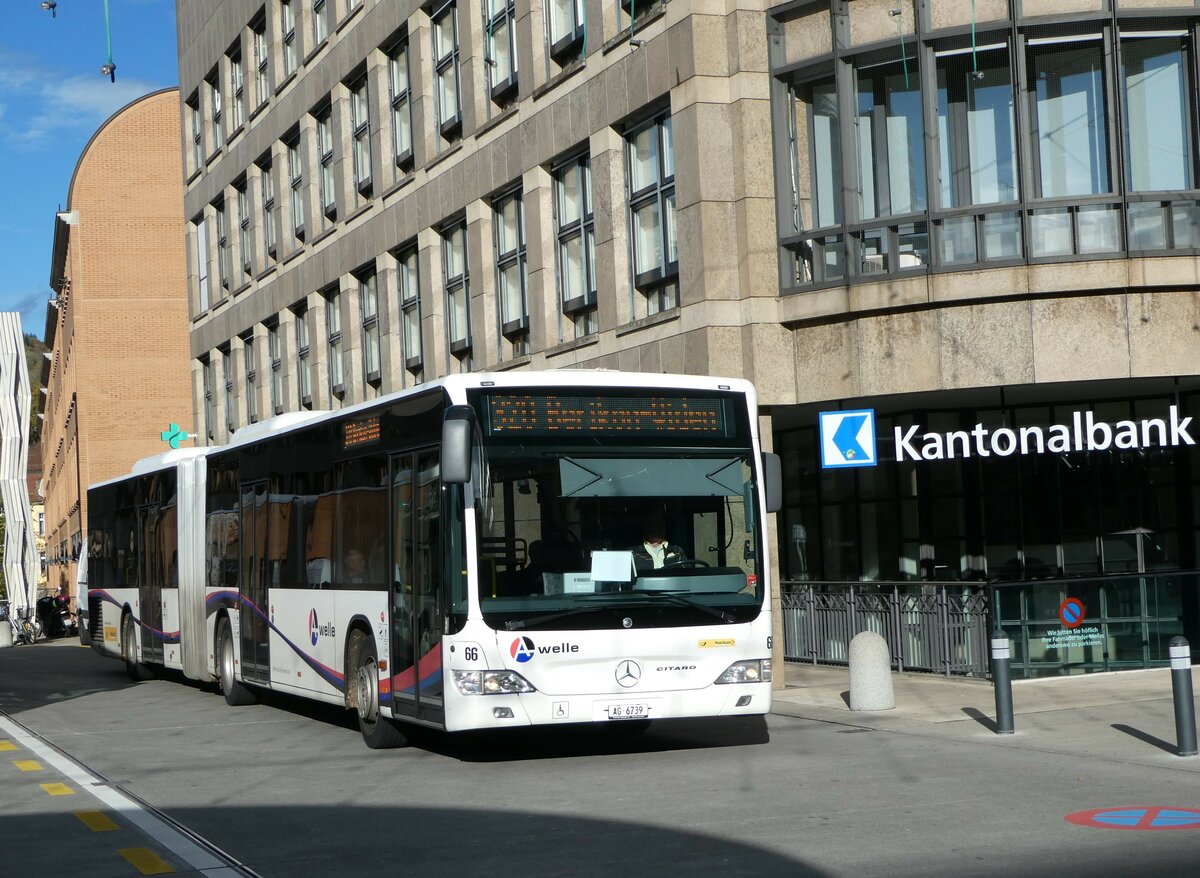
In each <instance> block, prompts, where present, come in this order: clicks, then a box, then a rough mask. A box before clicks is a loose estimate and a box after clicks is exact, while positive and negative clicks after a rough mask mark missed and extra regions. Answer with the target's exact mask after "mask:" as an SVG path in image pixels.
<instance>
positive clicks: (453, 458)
mask: <svg viewBox="0 0 1200 878" xmlns="http://www.w3.org/2000/svg"><path fill="white" fill-rule="evenodd" d="M474 434H475V411H474V409H472V408H471V407H470V406H469V405H452V406H450V408H448V409H446V416H445V418H444V419H443V420H442V481H443V482H444V483H446V484H451V485H465V484H467V483H468V482H470V481H471V458H472V456H473V451H472V447H471V440H472V438H473V437H474Z"/></svg>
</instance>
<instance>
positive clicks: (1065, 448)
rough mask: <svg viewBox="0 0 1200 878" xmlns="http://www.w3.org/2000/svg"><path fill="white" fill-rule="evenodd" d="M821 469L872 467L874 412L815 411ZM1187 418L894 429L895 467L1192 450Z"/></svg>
mask: <svg viewBox="0 0 1200 878" xmlns="http://www.w3.org/2000/svg"><path fill="white" fill-rule="evenodd" d="M819 418H820V427H821V466H822V467H825V468H826V469H836V468H839V467H856V466H875V465H876V464H877V463H878V457H877V455H876V447H875V411H874V410H873V409H858V410H856V411H841V412H821V413H820V415H819ZM1191 429H1193V428H1192V419H1191V417H1186V418H1180V417H1179V408H1178V407H1177V406H1171V408H1170V410H1169V412H1168V416H1167V418H1166V419H1163V418H1143V419H1142V420H1140V421H1117V422H1115V423H1108V422H1106V421H1097V420H1096V419H1095V416H1094V415H1093V414H1092V412H1073V413H1072V415H1071V419H1070V422H1069V423H1063V424H1051V425H1049V426H1046V427H996V428H991V427H985V426H984V425H983V424H976V425H975V426H974V427H973V428H972V429H970V430H950V431H947V432H945V433H930V432H923V430H922V427H921V426H920V425H919V424H914V425H913V426H910V427H895V428H894V431H895V432H894V437H893V438H894V440H895V443H894V444H895V449H896V462H897V463H903V462H904V461H907V460H914V461H917V460H919V461H933V460H963V459H966V458H970V457H1011V456H1013V455H1029V454H1066V453H1069V452H1089V451H1108V450H1109V449H1117V450H1127V449H1136V448H1179V447H1181V446H1188V445H1191V446H1194V445H1195V444H1196V440H1195V439H1194V438H1193V437H1192V434H1191V432H1190V430H1191Z"/></svg>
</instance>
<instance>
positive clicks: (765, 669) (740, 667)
mask: <svg viewBox="0 0 1200 878" xmlns="http://www.w3.org/2000/svg"><path fill="white" fill-rule="evenodd" d="M717 682H718V683H770V682H771V660H770V659H746V660H745V661H740V662H734V663H733V664H732V665H730V666H729V667H728V668H726V669H725V673H723V674H722V675H721V676H719V677H717Z"/></svg>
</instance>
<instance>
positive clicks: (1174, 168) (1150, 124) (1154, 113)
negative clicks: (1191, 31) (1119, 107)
mask: <svg viewBox="0 0 1200 878" xmlns="http://www.w3.org/2000/svg"><path fill="white" fill-rule="evenodd" d="M1190 44H1191V38H1190V37H1189V36H1188V35H1187V33H1186V32H1184V31H1179V32H1178V33H1171V34H1166V35H1164V34H1162V33H1159V32H1152V33H1137V32H1124V33H1122V34H1121V68H1122V70H1121V77H1122V86H1123V88H1122V93H1121V96H1122V99H1123V102H1124V109H1125V168H1126V182H1127V185H1128V186H1129V188H1130V190H1132V191H1134V192H1170V191H1175V190H1179V189H1191V188H1192V186H1193V183H1192V180H1193V175H1192V168H1193V158H1192V146H1191V137H1190V136H1189V132H1190V131H1191V127H1192V120H1191V117H1190V116H1191V114H1190V112H1189V110H1188V95H1189V94H1191V93H1192V86H1191V83H1190V79H1191V76H1190V75H1189V72H1188V71H1189V70H1190V64H1191V60H1190V55H1191V50H1190Z"/></svg>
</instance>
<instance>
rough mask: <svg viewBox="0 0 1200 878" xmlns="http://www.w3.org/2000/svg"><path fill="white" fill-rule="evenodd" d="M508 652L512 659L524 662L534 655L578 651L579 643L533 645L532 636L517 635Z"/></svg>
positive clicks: (562, 653)
mask: <svg viewBox="0 0 1200 878" xmlns="http://www.w3.org/2000/svg"><path fill="white" fill-rule="evenodd" d="M508 652H509V654H510V655H512V657H513V658H514V659H516V660H517V661H519V662H521V663H522V664H524V663H525V662H527V661H530V660H531V659H532V658H533V657H534V656H535V655H566V654H569V653H573V652H579V644H578V643H556V644H554V645H553V646H534V645H533V639H532V638H530V637H518V638H517V639H516V640H514V641H513V642H512V646H510V647H509V648H508Z"/></svg>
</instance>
